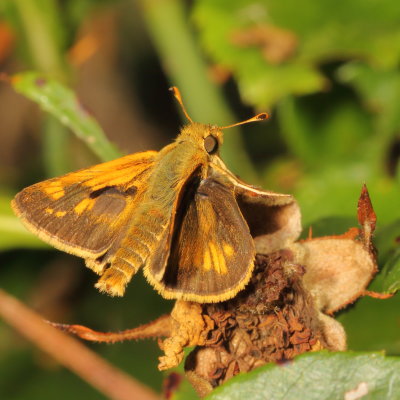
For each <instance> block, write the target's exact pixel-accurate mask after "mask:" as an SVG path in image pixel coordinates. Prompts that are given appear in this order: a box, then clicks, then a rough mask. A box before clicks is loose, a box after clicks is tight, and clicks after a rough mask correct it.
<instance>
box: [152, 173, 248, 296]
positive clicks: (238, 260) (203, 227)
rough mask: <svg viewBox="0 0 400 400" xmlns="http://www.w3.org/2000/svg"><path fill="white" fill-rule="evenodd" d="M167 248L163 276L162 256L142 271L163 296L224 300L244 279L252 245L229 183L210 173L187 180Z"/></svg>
mask: <svg viewBox="0 0 400 400" xmlns="http://www.w3.org/2000/svg"><path fill="white" fill-rule="evenodd" d="M170 249H171V250H170V253H169V256H168V259H167V260H166V267H165V269H164V273H163V275H162V276H160V274H159V265H160V264H159V263H160V261H161V260H160V258H158V259H153V262H152V263H150V264H149V265H148V266H146V268H145V274H146V275H147V277H148V278H149V280H150V282H151V283H153V284H154V286H155V287H156V288H157V289H158V290H160V291H162V293H163V295H164V297H169V298H182V299H184V300H190V301H198V302H202V303H204V302H215V301H223V300H226V299H228V298H231V297H233V296H234V295H235V294H236V293H237V292H238V291H239V290H241V289H243V287H244V286H245V285H246V284H247V282H248V280H249V279H250V276H251V272H252V270H253V266H254V256H255V250H254V244H253V241H252V238H251V236H250V232H249V228H248V227H247V224H246V221H245V220H244V218H243V216H242V214H241V212H240V209H239V207H238V205H237V203H236V199H235V196H234V189H233V185H232V184H231V183H230V182H229V181H227V180H226V178H224V177H223V176H222V175H219V174H217V173H215V172H214V173H213V174H212V176H210V177H209V178H207V179H204V180H200V181H199V182H197V183H196V182H195V181H192V182H189V183H188V184H187V185H186V187H185V194H184V196H183V197H182V200H181V202H180V204H179V208H178V212H177V215H176V217H175V220H174V221H173V233H172V236H171V238H170Z"/></svg>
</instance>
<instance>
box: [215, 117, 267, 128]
mask: <svg viewBox="0 0 400 400" xmlns="http://www.w3.org/2000/svg"><path fill="white" fill-rule="evenodd" d="M268 118H269V115H268V114H267V113H260V114H257V115H255V116H254V117H252V118H249V119H246V120H245V121H242V122H236V124H232V125H227V126H220V127H219V129H228V128H233V127H234V126H238V125H244V124H248V123H249V122H257V121H264V120H265V119H268Z"/></svg>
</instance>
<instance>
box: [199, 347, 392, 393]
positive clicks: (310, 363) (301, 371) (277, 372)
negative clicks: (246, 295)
mask: <svg viewBox="0 0 400 400" xmlns="http://www.w3.org/2000/svg"><path fill="white" fill-rule="evenodd" d="M356 394H358V395H359V396H358V397H356ZM247 398H251V400H265V399H271V400H272V399H273V400H277V399H282V400H283V399H285V400H291V399H293V400H298V399H307V400H337V399H349V400H350V399H358V398H360V399H361V398H362V399H365V400H366V399H370V400H371V399H377V400H378V399H379V400H384V399H396V398H400V359H399V358H395V357H384V356H383V355H382V354H378V353H352V352H347V353H328V352H320V353H308V354H304V355H302V356H300V357H298V358H296V359H295V360H294V361H290V362H287V363H285V364H281V365H276V364H268V365H266V366H263V367H261V368H257V369H256V370H254V371H252V372H250V373H248V374H242V375H238V376H236V377H235V378H233V379H231V380H229V381H228V382H227V383H226V384H225V385H223V386H221V387H219V388H217V389H216V390H214V391H213V392H212V393H211V395H209V396H208V397H207V399H208V400H228V399H229V400H235V399H238V400H239V399H247Z"/></svg>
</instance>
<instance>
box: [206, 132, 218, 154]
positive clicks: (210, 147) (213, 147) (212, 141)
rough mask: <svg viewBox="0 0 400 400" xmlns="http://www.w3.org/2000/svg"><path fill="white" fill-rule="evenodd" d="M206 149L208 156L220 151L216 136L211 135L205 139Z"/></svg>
mask: <svg viewBox="0 0 400 400" xmlns="http://www.w3.org/2000/svg"><path fill="white" fill-rule="evenodd" d="M204 148H205V149H206V152H207V153H208V154H213V153H215V152H216V151H217V150H218V140H217V138H216V137H215V136H213V135H209V136H207V137H206V138H205V139H204Z"/></svg>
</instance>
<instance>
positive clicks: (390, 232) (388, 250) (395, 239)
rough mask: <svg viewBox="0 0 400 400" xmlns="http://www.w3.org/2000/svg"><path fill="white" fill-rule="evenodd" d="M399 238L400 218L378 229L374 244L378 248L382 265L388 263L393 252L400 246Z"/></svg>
mask: <svg viewBox="0 0 400 400" xmlns="http://www.w3.org/2000/svg"><path fill="white" fill-rule="evenodd" d="M378 222H379V221H378ZM399 238H400V219H397V220H396V221H394V222H392V223H390V224H388V225H385V226H382V227H380V228H379V229H378V230H377V232H376V234H375V238H374V244H375V246H376V248H377V249H378V260H379V263H380V264H381V265H382V264H384V263H386V262H387V260H388V259H389V257H390V256H391V255H392V254H393V252H394V251H395V250H396V249H397V248H398V247H399Z"/></svg>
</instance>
